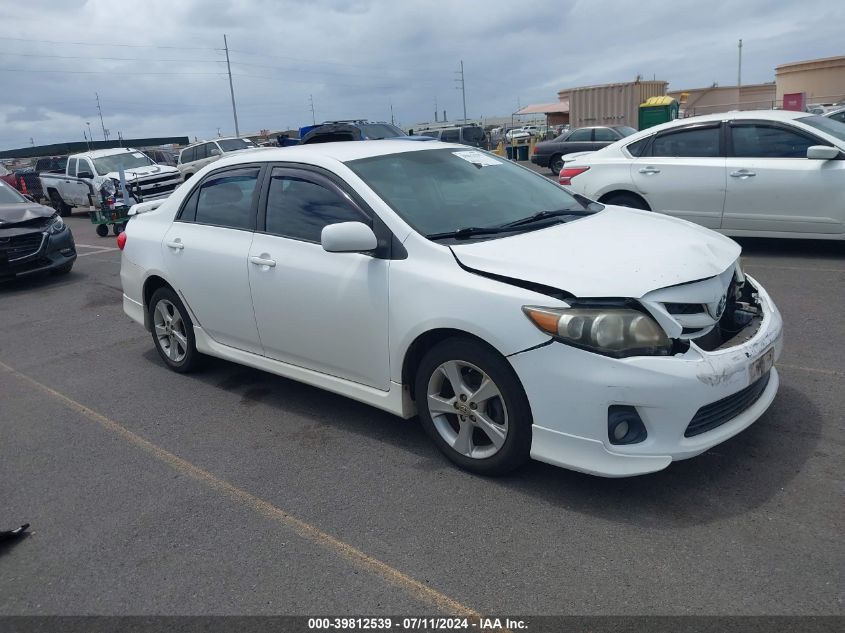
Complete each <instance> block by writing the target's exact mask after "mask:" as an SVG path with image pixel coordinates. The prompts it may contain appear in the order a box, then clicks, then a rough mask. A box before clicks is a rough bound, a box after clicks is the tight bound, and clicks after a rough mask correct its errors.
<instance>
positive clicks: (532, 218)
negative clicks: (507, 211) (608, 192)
mask: <svg viewBox="0 0 845 633" xmlns="http://www.w3.org/2000/svg"><path fill="white" fill-rule="evenodd" d="M594 213H595V211H588V210H587V209H557V210H556V211H538V212H537V213H535V214H534V215H529V216H528V217H527V218H521V219H519V220H514V221H513V222H508V223H507V224H502V225H501V226H500V227H499V228H501V229H507V228H512V227H515V226H524V225H526V224H533V223H534V222H540V221H541V220H548V219H549V218H558V217H562V216H579V217H580V216H584V215H593V214H594Z"/></svg>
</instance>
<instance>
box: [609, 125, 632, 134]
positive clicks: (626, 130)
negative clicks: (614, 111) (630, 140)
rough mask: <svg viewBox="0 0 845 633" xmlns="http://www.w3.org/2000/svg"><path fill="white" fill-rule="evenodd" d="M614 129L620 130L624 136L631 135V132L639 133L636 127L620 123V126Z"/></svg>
mask: <svg viewBox="0 0 845 633" xmlns="http://www.w3.org/2000/svg"><path fill="white" fill-rule="evenodd" d="M613 129H614V130H616V131H617V132H619V133H620V134H621V135H622V136H631V134H636V133H637V131H636V130H635V129H634V128H632V127H628V126H627V125H618V126H616V127H614V128H613Z"/></svg>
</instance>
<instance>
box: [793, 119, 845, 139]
mask: <svg viewBox="0 0 845 633" xmlns="http://www.w3.org/2000/svg"><path fill="white" fill-rule="evenodd" d="M798 120H799V121H801V123H805V124H806V125H809V126H810V127H814V128H816V129H817V130H821V131H822V132H825V133H826V134H830V135H831V136H835V137H836V138H838V139H839V140H840V141H845V123H840V122H839V121H835V120H833V119H831V118H830V117H825V116H805V117H802V118H800V119H798Z"/></svg>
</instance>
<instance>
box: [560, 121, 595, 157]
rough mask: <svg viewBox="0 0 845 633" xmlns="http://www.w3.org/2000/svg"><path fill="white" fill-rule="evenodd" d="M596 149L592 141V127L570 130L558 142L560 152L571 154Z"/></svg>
mask: <svg viewBox="0 0 845 633" xmlns="http://www.w3.org/2000/svg"><path fill="white" fill-rule="evenodd" d="M594 149H596V147H595V145H594V143H593V128H591V127H582V128H580V129H577V130H572V132H570V133H569V135H568V136H567V137H566V139H564V141H563V142H562V143H561V144H560V148H559V151H560V153H561V154H572V153H574V152H591V151H593V150H594Z"/></svg>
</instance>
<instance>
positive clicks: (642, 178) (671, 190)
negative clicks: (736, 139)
mask: <svg viewBox="0 0 845 633" xmlns="http://www.w3.org/2000/svg"><path fill="white" fill-rule="evenodd" d="M720 139H721V130H720V124H719V123H715V124H712V125H697V126H695V127H690V128H682V129H680V130H672V131H668V132H665V133H662V134H658V135H657V136H656V137H655V138H654V140H653V141H652V142H651V147H650V148H647V149H646V154H648V155H647V156H641V157H640V158H637V159H635V160H633V161H632V162H631V180H632V181H633V183H634V186H635V187H636V188H637V190H638V191H639V192H640V193H641V194H642V195H643V197H644V198H645V199H646V201H647V202H648V204H649V206H650V207H651V210H652V211H659V212H660V213H666V214H667V215H672V216H675V217H678V218H682V219H684V220H689V221H690V222H695V223H696V224H701V225H702V226H706V227H708V228H711V229H718V228H719V226H720V225H721V222H722V209H723V208H724V205H725V158H724V154H723V153H722V150H721V140H720Z"/></svg>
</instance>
